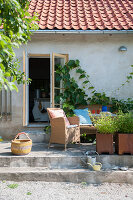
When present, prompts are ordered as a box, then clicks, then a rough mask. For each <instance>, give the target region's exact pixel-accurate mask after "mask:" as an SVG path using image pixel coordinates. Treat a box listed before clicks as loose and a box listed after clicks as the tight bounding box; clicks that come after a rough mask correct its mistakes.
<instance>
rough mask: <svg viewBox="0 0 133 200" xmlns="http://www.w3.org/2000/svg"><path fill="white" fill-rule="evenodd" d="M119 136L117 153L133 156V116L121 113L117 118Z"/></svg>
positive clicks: (116, 143)
mask: <svg viewBox="0 0 133 200" xmlns="http://www.w3.org/2000/svg"><path fill="white" fill-rule="evenodd" d="M116 125H117V132H118V133H117V134H116V137H115V150H116V153H118V154H119V155H122V154H124V153H130V154H133V114H132V113H130V112H129V113H122V112H119V113H118V115H117V118H116Z"/></svg>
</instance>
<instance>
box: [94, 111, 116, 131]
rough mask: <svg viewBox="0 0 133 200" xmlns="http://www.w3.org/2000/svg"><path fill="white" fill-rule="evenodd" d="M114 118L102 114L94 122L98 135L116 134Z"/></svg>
mask: <svg viewBox="0 0 133 200" xmlns="http://www.w3.org/2000/svg"><path fill="white" fill-rule="evenodd" d="M115 120H116V117H112V116H111V115H105V114H102V115H101V117H100V118H98V119H97V120H94V123H95V126H96V128H97V131H98V133H101V134H114V133H116V132H117V124H116V121H115Z"/></svg>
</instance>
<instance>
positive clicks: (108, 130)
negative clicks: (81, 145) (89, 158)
mask: <svg viewBox="0 0 133 200" xmlns="http://www.w3.org/2000/svg"><path fill="white" fill-rule="evenodd" d="M95 126H96V128H97V134H96V151H97V152H98V153H99V154H101V153H109V154H113V152H114V151H113V134H114V133H115V132H116V131H117V126H116V123H115V117H113V118H112V116H111V115H109V116H106V115H102V116H101V117H100V118H99V119H97V120H96V121H95Z"/></svg>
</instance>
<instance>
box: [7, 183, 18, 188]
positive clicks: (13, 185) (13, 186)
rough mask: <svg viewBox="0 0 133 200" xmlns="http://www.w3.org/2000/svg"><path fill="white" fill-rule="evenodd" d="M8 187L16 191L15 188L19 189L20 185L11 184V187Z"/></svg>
mask: <svg viewBox="0 0 133 200" xmlns="http://www.w3.org/2000/svg"><path fill="white" fill-rule="evenodd" d="M8 187H9V188H11V189H15V188H17V187H18V184H15V183H14V184H10V185H8Z"/></svg>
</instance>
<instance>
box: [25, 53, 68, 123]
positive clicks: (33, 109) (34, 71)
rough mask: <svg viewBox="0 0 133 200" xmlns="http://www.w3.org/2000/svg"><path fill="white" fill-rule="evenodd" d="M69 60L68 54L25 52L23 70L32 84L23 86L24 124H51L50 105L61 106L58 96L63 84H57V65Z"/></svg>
mask: <svg viewBox="0 0 133 200" xmlns="http://www.w3.org/2000/svg"><path fill="white" fill-rule="evenodd" d="M66 62H68V54H56V53H52V54H51V55H50V54H28V53H27V52H25V51H24V52H23V72H24V73H25V74H26V79H27V78H31V79H32V81H31V84H30V85H27V84H25V85H24V86H23V126H30V127H32V126H33V127H39V126H41V127H42V126H45V125H48V124H49V118H48V114H47V112H46V109H47V108H48V107H60V106H61V101H59V102H56V96H57V95H58V93H59V91H62V84H58V85H57V84H56V65H59V64H60V65H64V64H65V63H66Z"/></svg>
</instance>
